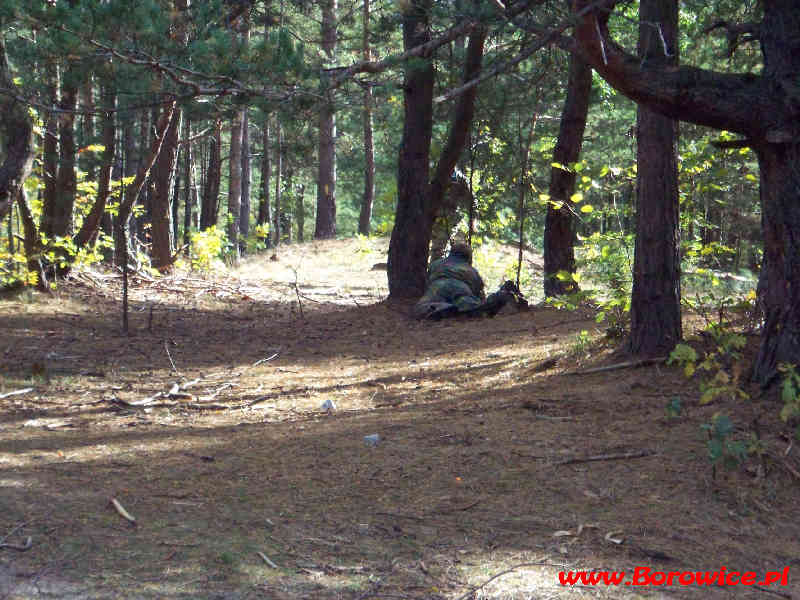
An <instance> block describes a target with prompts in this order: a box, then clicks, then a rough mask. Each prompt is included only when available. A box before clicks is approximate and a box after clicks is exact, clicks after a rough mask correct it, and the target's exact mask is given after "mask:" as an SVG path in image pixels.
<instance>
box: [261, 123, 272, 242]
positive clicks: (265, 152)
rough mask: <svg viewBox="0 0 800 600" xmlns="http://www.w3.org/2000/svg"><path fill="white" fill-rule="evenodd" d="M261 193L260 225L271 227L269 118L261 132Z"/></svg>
mask: <svg viewBox="0 0 800 600" xmlns="http://www.w3.org/2000/svg"><path fill="white" fill-rule="evenodd" d="M261 152H262V154H261V192H260V194H259V196H260V197H259V202H258V224H259V225H264V224H268V225H270V226H271V223H272V219H271V216H272V215H271V211H270V208H271V207H270V202H269V196H270V187H269V180H270V175H271V170H272V162H271V161H270V156H271V154H270V151H269V116H266V117H265V118H264V124H263V126H262V130H261Z"/></svg>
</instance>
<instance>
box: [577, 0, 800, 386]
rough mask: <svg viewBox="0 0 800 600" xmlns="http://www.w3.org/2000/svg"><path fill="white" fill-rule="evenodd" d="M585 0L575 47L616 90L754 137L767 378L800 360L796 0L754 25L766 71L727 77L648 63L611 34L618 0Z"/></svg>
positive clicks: (799, 26)
mask: <svg viewBox="0 0 800 600" xmlns="http://www.w3.org/2000/svg"><path fill="white" fill-rule="evenodd" d="M600 4H605V6H598V4H597V3H595V2H594V1H593V0H575V1H574V2H573V6H572V7H573V11H575V14H576V15H580V16H579V17H578V18H577V20H576V24H575V28H574V35H575V40H576V46H575V50H576V51H578V52H580V53H581V55H582V56H583V57H584V58H585V60H587V61H589V62H590V64H591V65H592V66H593V67H594V68H595V69H596V70H597V72H598V73H599V74H600V75H601V76H602V77H603V78H605V79H606V81H608V82H609V83H610V84H611V85H613V86H614V87H615V88H616V89H618V90H619V91H621V92H622V93H624V94H625V95H626V96H628V97H630V98H632V99H634V100H636V101H637V102H639V103H642V104H644V105H645V106H647V107H648V108H649V109H651V110H654V111H657V112H659V113H661V114H664V115H665V116H668V117H672V118H676V119H682V120H685V121H690V122H693V123H697V124H700V125H705V126H708V127H714V128H717V129H725V130H728V131H732V132H736V133H739V134H741V135H743V136H744V140H745V141H746V142H747V143H748V144H749V145H750V146H751V147H752V148H753V149H754V150H755V151H756V155H757V156H758V159H759V166H760V169H761V205H762V206H761V208H762V229H763V235H764V261H763V264H762V276H761V282H762V283H761V284H760V285H759V290H758V291H759V301H760V303H761V305H762V306H763V307H764V310H765V319H766V323H765V326H764V329H763V334H762V340H761V349H760V351H759V354H758V358H757V359H756V363H755V365H754V369H753V376H754V378H755V379H756V380H757V381H759V382H760V383H762V384H767V383H769V382H770V381H772V380H773V379H774V377H775V376H776V375H777V370H776V369H777V366H778V365H779V364H780V363H791V364H795V365H796V364H800V264H798V258H800V214H798V212H799V211H800V175H798V173H800V142H798V140H800V91H798V88H797V85H796V79H797V73H798V72H800V11H798V10H797V2H796V0H770V1H769V2H762V3H761V6H762V7H763V11H764V16H763V19H762V22H761V23H760V24H756V25H754V26H753V27H751V28H750V29H751V30H752V33H753V34H754V35H755V36H757V38H758V40H759V41H760V42H761V52H762V54H763V64H764V68H763V71H762V72H761V74H759V75H754V74H752V73H746V74H741V75H738V74H728V73H717V72H713V71H708V70H704V69H698V68H694V67H688V66H681V67H676V66H674V65H672V64H664V63H663V62H661V61H654V62H650V63H648V62H642V61H641V60H640V59H639V58H637V57H634V56H630V55H629V54H627V53H625V51H624V50H623V49H622V48H621V47H620V46H619V45H618V44H616V43H615V42H614V41H613V40H612V39H611V37H610V34H609V30H608V18H609V16H610V12H609V10H608V9H609V8H612V9H613V7H614V5H615V4H616V2H614V1H613V0H608V2H606V3H603V2H601V3H600Z"/></svg>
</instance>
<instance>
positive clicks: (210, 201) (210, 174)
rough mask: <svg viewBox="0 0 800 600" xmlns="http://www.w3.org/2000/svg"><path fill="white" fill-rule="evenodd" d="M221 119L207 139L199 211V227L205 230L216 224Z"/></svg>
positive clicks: (220, 166) (220, 160) (220, 171)
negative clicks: (204, 176)
mask: <svg viewBox="0 0 800 600" xmlns="http://www.w3.org/2000/svg"><path fill="white" fill-rule="evenodd" d="M221 145H222V121H216V122H215V123H214V135H213V136H212V137H211V139H210V140H209V148H208V168H207V169H206V185H205V189H204V190H203V206H202V207H201V211H200V229H201V230H203V231H205V230H206V229H208V228H209V227H214V226H215V225H216V224H217V217H218V212H219V184H220V175H221V173H222V157H221V154H220V146H221Z"/></svg>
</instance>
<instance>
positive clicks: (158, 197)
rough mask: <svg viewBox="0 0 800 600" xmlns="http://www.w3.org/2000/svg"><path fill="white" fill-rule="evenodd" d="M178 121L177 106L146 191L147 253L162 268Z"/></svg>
mask: <svg viewBox="0 0 800 600" xmlns="http://www.w3.org/2000/svg"><path fill="white" fill-rule="evenodd" d="M164 110H165V111H168V110H171V108H165V109H164ZM180 124H181V113H180V110H176V111H175V114H174V116H173V117H172V120H171V121H170V124H169V127H168V128H167V131H166V135H165V136H164V139H163V141H162V144H161V150H160V152H159V154H158V159H157V160H156V162H155V164H154V165H153V173H152V175H151V180H152V182H153V186H152V192H151V194H150V211H151V215H152V219H153V220H152V229H151V234H152V241H153V246H152V248H151V257H152V262H153V267H154V268H156V269H158V270H160V271H162V272H163V271H168V270H169V269H170V267H171V266H172V250H173V242H174V238H173V237H172V223H171V218H172V212H171V210H170V201H169V200H170V194H171V192H172V181H173V177H174V174H175V165H176V164H177V158H178V136H179V133H180ZM176 201H177V199H176Z"/></svg>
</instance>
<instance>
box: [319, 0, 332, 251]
mask: <svg viewBox="0 0 800 600" xmlns="http://www.w3.org/2000/svg"><path fill="white" fill-rule="evenodd" d="M321 7H322V49H323V51H324V52H325V54H326V56H327V58H328V60H331V61H332V60H333V59H334V58H335V56H336V0H321ZM323 91H324V94H325V101H324V102H323V104H322V107H321V108H320V115H319V159H318V164H319V170H318V174H317V222H316V229H315V231H314V238H316V239H328V238H332V237H335V236H336V112H335V108H334V105H333V94H332V92H331V91H330V90H328V89H325V90H323Z"/></svg>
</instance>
